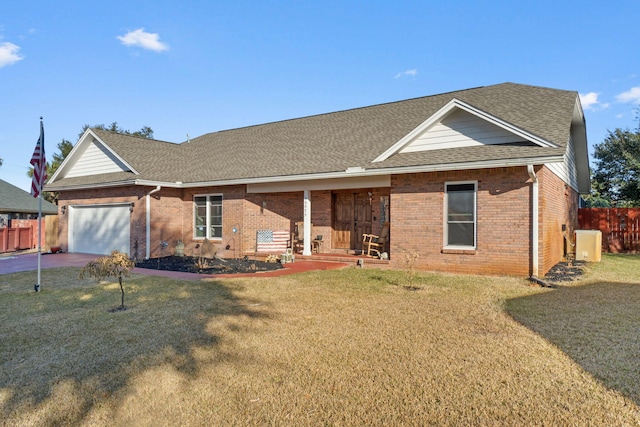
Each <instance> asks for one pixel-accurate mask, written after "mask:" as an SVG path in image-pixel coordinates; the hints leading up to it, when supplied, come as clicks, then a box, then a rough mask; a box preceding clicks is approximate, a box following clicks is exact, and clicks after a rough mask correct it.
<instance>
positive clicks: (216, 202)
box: [193, 195, 222, 239]
mask: <svg viewBox="0 0 640 427" xmlns="http://www.w3.org/2000/svg"><path fill="white" fill-rule="evenodd" d="M193 202H194V203H193V236H194V237H195V238H196V239H204V238H207V239H221V238H222V196H221V195H206V196H195V197H194V198H193Z"/></svg>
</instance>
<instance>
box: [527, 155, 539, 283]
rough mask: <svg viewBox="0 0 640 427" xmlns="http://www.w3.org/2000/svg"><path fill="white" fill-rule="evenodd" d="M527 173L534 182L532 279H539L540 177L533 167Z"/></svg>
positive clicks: (532, 196)
mask: <svg viewBox="0 0 640 427" xmlns="http://www.w3.org/2000/svg"><path fill="white" fill-rule="evenodd" d="M527 172H528V173H529V177H530V178H531V182H532V184H531V185H532V188H531V190H532V194H531V220H532V226H531V264H532V266H531V277H532V278H537V277H538V227H539V224H538V177H537V176H536V171H535V170H534V169H533V165H527Z"/></svg>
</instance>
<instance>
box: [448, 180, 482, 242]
mask: <svg viewBox="0 0 640 427" xmlns="http://www.w3.org/2000/svg"><path fill="white" fill-rule="evenodd" d="M476 193H477V183H476V182H461V183H457V182H456V183H446V184H445V222H446V224H445V230H444V232H445V236H444V243H445V246H446V247H453V248H465V249H466V248H474V249H475V247H476V225H477V224H476Z"/></svg>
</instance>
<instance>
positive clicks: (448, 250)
mask: <svg viewBox="0 0 640 427" xmlns="http://www.w3.org/2000/svg"><path fill="white" fill-rule="evenodd" d="M440 252H441V253H443V254H452V255H475V254H476V252H478V251H477V250H476V249H453V248H443V249H442V251H440Z"/></svg>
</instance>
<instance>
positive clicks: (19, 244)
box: [0, 215, 58, 253]
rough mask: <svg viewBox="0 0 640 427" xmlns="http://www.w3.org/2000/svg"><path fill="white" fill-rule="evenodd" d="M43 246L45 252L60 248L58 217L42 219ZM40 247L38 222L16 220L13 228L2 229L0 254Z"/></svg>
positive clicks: (0, 231)
mask: <svg viewBox="0 0 640 427" xmlns="http://www.w3.org/2000/svg"><path fill="white" fill-rule="evenodd" d="M40 242H41V246H42V250H43V251H44V252H46V251H49V249H51V247H52V246H58V216H57V215H47V216H45V217H44V218H42V236H41V241H40ZM36 247H38V220H37V219H14V220H11V227H10V228H9V227H3V228H0V253H3V252H15V251H19V250H23V249H34V248H36Z"/></svg>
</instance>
